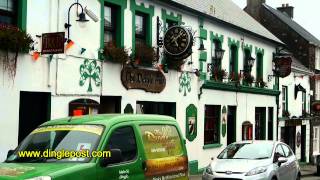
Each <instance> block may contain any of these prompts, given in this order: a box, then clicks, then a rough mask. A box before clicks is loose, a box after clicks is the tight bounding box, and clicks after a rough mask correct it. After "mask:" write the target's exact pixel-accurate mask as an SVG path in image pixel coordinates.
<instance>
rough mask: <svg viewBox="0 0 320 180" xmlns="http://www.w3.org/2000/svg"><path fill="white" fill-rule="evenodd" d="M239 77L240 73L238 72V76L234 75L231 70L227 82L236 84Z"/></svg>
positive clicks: (238, 81) (238, 82)
mask: <svg viewBox="0 0 320 180" xmlns="http://www.w3.org/2000/svg"><path fill="white" fill-rule="evenodd" d="M240 77H241V74H238V76H236V73H235V72H232V73H229V77H228V79H229V82H232V83H236V84H238V85H239V84H240Z"/></svg>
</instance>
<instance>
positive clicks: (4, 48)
mask: <svg viewBox="0 0 320 180" xmlns="http://www.w3.org/2000/svg"><path fill="white" fill-rule="evenodd" d="M0 42H1V43H0V56H2V57H3V58H1V59H3V66H4V69H5V70H7V71H8V72H9V75H10V76H11V77H14V76H15V74H16V67H17V58H18V54H19V53H26V52H28V51H29V50H31V45H32V43H33V40H32V38H31V36H30V35H29V34H27V33H26V32H24V31H22V30H20V29H19V28H17V27H14V26H11V25H4V24H0Z"/></svg>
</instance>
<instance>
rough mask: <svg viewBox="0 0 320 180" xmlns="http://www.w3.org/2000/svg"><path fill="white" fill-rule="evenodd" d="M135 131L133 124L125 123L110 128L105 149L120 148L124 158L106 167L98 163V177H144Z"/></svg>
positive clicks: (127, 178)
mask: <svg viewBox="0 0 320 180" xmlns="http://www.w3.org/2000/svg"><path fill="white" fill-rule="evenodd" d="M135 132H136V130H135V129H134V127H133V126H131V125H123V124H122V125H121V126H119V125H116V126H114V127H113V128H112V129H111V130H110V133H109V134H108V136H107V144H106V147H105V148H104V149H105V150H111V149H120V150H121V154H122V160H121V162H119V163H111V164H108V165H107V166H106V167H102V165H101V164H98V165H97V166H98V167H97V174H98V179H120V180H130V179H137V180H138V179H144V175H143V169H142V160H141V158H140V157H141V155H140V153H141V152H139V151H138V147H137V141H136V137H137V134H136V133H135ZM111 156H112V154H111Z"/></svg>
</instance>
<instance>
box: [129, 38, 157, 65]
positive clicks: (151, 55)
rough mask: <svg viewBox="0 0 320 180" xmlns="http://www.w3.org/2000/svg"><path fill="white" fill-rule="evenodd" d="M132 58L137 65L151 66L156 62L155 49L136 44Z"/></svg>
mask: <svg viewBox="0 0 320 180" xmlns="http://www.w3.org/2000/svg"><path fill="white" fill-rule="evenodd" d="M132 57H133V59H132V60H133V61H134V62H135V63H136V64H138V65H144V66H151V65H152V64H154V63H156V62H157V53H156V51H155V48H154V47H150V46H148V45H146V44H144V43H138V44H136V49H135V52H134V54H133V56H132Z"/></svg>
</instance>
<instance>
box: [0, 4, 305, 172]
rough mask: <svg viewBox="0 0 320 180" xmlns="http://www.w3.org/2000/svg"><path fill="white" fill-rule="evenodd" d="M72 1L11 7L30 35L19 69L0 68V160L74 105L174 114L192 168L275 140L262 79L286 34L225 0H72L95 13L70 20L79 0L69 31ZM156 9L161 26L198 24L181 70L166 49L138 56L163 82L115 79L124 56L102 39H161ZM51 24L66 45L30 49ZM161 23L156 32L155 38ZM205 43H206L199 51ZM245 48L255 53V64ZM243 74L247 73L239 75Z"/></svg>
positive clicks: (273, 115) (270, 94)
mask: <svg viewBox="0 0 320 180" xmlns="http://www.w3.org/2000/svg"><path fill="white" fill-rule="evenodd" d="M75 2H77V1H67V0H57V1H53V0H46V1H36V0H28V1H26V2H24V1H18V3H20V4H19V7H22V9H18V10H17V11H18V12H20V11H21V13H22V14H24V15H25V16H23V17H24V18H25V19H24V20H19V21H22V22H21V23H20V24H19V23H18V25H19V26H20V28H22V29H25V30H26V32H27V33H28V34H30V35H31V36H32V38H33V40H34V42H35V43H34V50H31V51H30V52H29V53H19V56H18V60H17V68H16V75H15V77H10V76H9V75H8V72H7V71H6V70H5V69H3V68H0V72H1V73H0V97H1V100H2V101H1V102H0V107H1V108H2V111H1V113H0V127H1V131H0V133H1V136H0V160H1V161H2V160H4V159H5V157H6V153H7V151H8V150H9V149H14V148H15V147H16V146H17V144H18V142H20V141H21V140H22V139H23V138H24V137H25V136H26V135H27V134H28V133H29V132H30V131H32V130H33V128H35V127H37V126H38V125H40V124H41V123H43V122H45V121H47V120H50V119H56V118H60V117H65V116H69V115H79V114H95V113H153V114H165V115H170V116H173V117H175V118H176V119H177V121H178V123H179V125H180V128H181V130H182V132H183V134H184V136H185V137H186V138H187V141H186V145H187V149H188V158H189V163H190V169H191V171H192V172H197V171H198V170H200V169H201V168H204V167H205V166H206V165H207V164H208V163H209V162H210V159H211V157H213V156H216V155H218V153H219V152H220V151H221V150H222V149H223V148H225V147H226V145H227V144H229V143H232V142H234V141H240V140H248V139H276V136H277V128H276V125H277V121H276V119H277V96H278V95H279V94H280V92H279V89H278V88H279V84H277V82H276V80H275V78H271V79H268V75H272V74H273V72H272V69H273V64H272V60H273V53H275V51H276V47H278V46H279V45H282V43H281V41H280V40H278V39H277V38H276V37H274V36H273V35H272V34H271V33H269V32H268V31H267V30H266V29H265V28H263V27H262V26H261V25H260V24H258V23H257V22H256V21H254V20H253V19H252V18H251V17H249V16H248V15H247V14H246V13H245V12H243V11H242V10H241V9H240V8H239V7H237V6H236V5H234V4H233V3H232V2H231V1H229V0H219V1H214V2H212V1H209V0H208V1H204V2H199V3H201V4H203V5H202V6H203V7H202V6H200V5H199V6H197V5H196V6H195V5H194V4H192V3H189V4H188V2H186V3H184V2H183V1H181V2H180V1H168V2H166V1H141V0H106V1H94V0H92V1H78V2H79V3H80V4H81V5H82V6H83V8H85V7H87V9H90V11H91V12H93V13H94V14H95V15H96V16H97V17H98V18H97V19H96V20H97V22H94V21H93V20H91V19H90V20H89V21H88V22H86V23H82V22H78V21H76V20H77V19H79V17H77V11H78V13H81V7H80V6H77V4H75V5H74V6H72V7H71V9H70V14H69V16H70V24H71V26H70V27H69V32H70V33H69V34H68V33H67V32H68V31H67V28H65V23H67V22H68V10H69V7H70V6H71V5H72V4H73V3H75ZM195 7H200V8H204V9H207V11H206V12H204V10H203V9H197V8H195ZM77 8H78V9H77ZM230 8H231V10H230ZM8 9H9V10H8ZM228 9H229V10H228ZM7 11H10V8H7ZM18 12H17V13H18ZM230 13H231V14H230ZM157 17H159V19H160V21H161V23H162V28H163V29H165V28H166V26H167V25H170V24H177V25H181V26H184V27H186V28H188V29H191V30H192V31H193V32H194V33H195V34H194V37H195V38H194V41H195V43H194V45H193V46H192V54H191V55H190V56H189V57H187V58H186V59H185V60H184V65H182V66H181V68H179V69H180V70H178V71H177V70H175V69H170V68H169V70H168V72H166V70H165V69H161V68H159V67H163V65H161V63H163V55H162V54H161V55H160V60H159V62H158V63H157V64H153V65H142V64H138V65H136V67H135V69H137V71H141V72H142V73H145V74H148V73H151V71H152V72H154V71H156V72H157V73H159V72H160V73H161V74H163V77H164V78H165V83H163V82H162V85H164V88H163V90H160V92H148V91H150V89H148V88H149V87H147V88H146V89H144V90H142V89H132V88H130V87H129V88H128V87H127V88H126V87H125V86H124V84H126V82H123V81H122V80H121V71H122V70H123V68H125V65H123V64H121V63H116V62H113V61H111V60H110V59H109V58H108V57H104V56H103V49H104V46H105V44H106V43H108V42H112V41H114V42H115V44H116V46H117V47H125V48H127V49H128V53H129V55H130V53H131V52H137V48H136V47H137V45H136V43H137V42H138V41H143V42H144V43H145V44H146V45H148V46H153V47H157V36H156V34H157ZM87 18H88V17H87ZM13 24H14V23H13ZM49 32H65V33H66V34H65V35H66V38H67V37H68V36H69V38H67V40H72V42H73V45H72V46H71V44H69V43H70V41H67V42H66V49H65V52H64V53H61V54H55V55H53V56H51V55H48V54H41V55H40V57H39V58H35V56H34V52H36V51H41V43H42V41H41V40H42V36H43V35H42V34H43V33H49ZM164 32H165V30H163V31H160V37H163V34H164ZM41 35H42V36H41ZM67 44H68V45H67ZM201 44H203V46H204V48H205V50H202V51H200V50H198V48H199V47H200V45H201ZM67 46H68V47H67ZM69 46H70V47H69ZM218 47H220V48H222V49H223V50H225V53H224V56H223V58H222V59H221V62H220V63H218V64H214V63H216V61H215V60H216V59H215V58H214V52H215V49H218ZM159 51H160V52H163V48H162V47H160V48H159ZM212 57H213V58H212ZM250 57H251V58H254V59H255V61H254V64H253V65H252V66H250V63H249V62H248V60H249V59H250ZM34 59H36V60H34ZM135 60H136V61H135V64H137V63H138V62H137V59H135ZM168 61H170V60H167V62H168ZM1 63H2V62H1ZM127 66H130V65H127ZM1 67H3V66H1ZM130 67H131V66H130ZM213 67H215V68H216V69H215V68H213ZM145 69H147V70H145ZM159 69H160V70H159ZM213 69H215V70H213ZM223 70H225V72H226V73H227V75H223V77H222V78H220V77H221V76H220V75H219V74H218V73H223V72H224V71H223ZM223 74H224V73H223ZM249 74H250V75H252V76H253V79H252V78H251V76H250V77H249V79H246V80H245V76H246V77H248V75H249ZM250 78H251V79H250ZM289 78H290V77H289ZM305 80H306V79H304V80H303V82H301V83H305ZM127 83H128V82H127ZM160 84H161V83H160ZM281 85H282V84H281ZM281 85H280V87H281ZM305 86H306V87H305V88H306V89H307V85H305ZM298 103H299V102H298ZM297 106H298V105H297Z"/></svg>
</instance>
